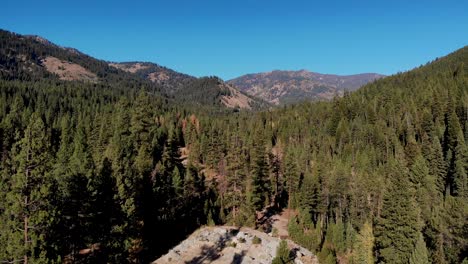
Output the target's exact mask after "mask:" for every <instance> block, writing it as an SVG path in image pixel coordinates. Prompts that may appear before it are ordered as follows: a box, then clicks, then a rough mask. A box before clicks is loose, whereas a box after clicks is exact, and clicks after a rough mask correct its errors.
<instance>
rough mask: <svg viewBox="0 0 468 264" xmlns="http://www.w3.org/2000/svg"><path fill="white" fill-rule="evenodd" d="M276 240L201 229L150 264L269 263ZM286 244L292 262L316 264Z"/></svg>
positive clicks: (308, 254) (227, 230)
mask: <svg viewBox="0 0 468 264" xmlns="http://www.w3.org/2000/svg"><path fill="white" fill-rule="evenodd" d="M254 237H258V238H260V240H261V243H260V244H255V243H253V239H254ZM280 241H281V240H280V239H279V238H275V237H271V236H269V235H268V234H265V233H263V232H260V231H257V230H253V229H250V228H240V229H239V228H236V227H229V226H221V227H205V228H202V229H199V230H197V231H195V232H194V233H193V234H192V235H191V236H190V237H188V238H187V239H186V240H184V241H182V242H181V243H180V244H179V245H177V246H176V247H174V248H173V249H171V250H170V251H169V252H168V253H167V254H166V255H164V256H162V257H161V258H159V259H158V260H156V261H155V262H153V263H155V264H166V263H219V264H221V263H246V264H249V263H252V264H254V263H258V264H270V263H271V261H272V260H273V258H274V257H275V255H276V249H277V247H278V245H279V243H280ZM287 241H288V245H289V248H290V249H291V250H292V252H293V255H294V256H295V259H294V263H297V264H300V263H303V264H309V263H311V264H315V263H318V260H317V258H316V257H315V256H314V255H313V254H312V253H311V252H310V251H308V250H307V249H305V248H303V247H300V246H299V245H297V244H295V243H294V242H292V241H290V240H287Z"/></svg>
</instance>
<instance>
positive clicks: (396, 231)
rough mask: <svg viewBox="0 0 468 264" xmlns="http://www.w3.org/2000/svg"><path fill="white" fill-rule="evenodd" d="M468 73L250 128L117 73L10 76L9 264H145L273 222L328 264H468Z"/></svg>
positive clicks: (254, 118) (3, 230)
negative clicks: (103, 78)
mask: <svg viewBox="0 0 468 264" xmlns="http://www.w3.org/2000/svg"><path fill="white" fill-rule="evenodd" d="M10 44H11V43H10ZM2 45H3V44H2ZM18 45H19V44H18ZM20 48H22V46H21V45H20ZM59 55H60V54H59ZM38 56H39V55H38ZM57 56H58V55H57ZM64 56H65V55H64ZM8 58H10V57H8ZM72 59H77V58H72ZM9 60H10V59H7V58H6V57H0V62H2V63H3V64H4V63H8V61H9ZM13 64H14V63H13V62H12V63H11V65H13ZM15 65H16V64H15ZM467 65H468V48H467V47H465V48H463V49H461V50H458V51H456V52H454V53H452V54H450V55H448V56H447V57H444V58H440V59H437V60H435V61H433V62H431V63H429V64H427V65H425V66H421V67H419V68H417V69H414V70H412V71H409V72H405V73H400V74H396V75H394V76H391V77H387V78H384V79H381V80H378V81H376V82H374V83H372V84H369V85H366V86H365V87H363V88H361V89H360V90H358V91H356V92H353V93H346V94H345V95H344V96H343V97H340V98H335V99H334V100H333V101H331V102H315V103H302V104H298V105H291V106H284V107H281V108H276V109H269V110H262V111H255V112H253V111H232V110H226V109H224V110H223V109H222V108H220V106H219V105H216V104H212V105H209V104H208V103H207V102H203V103H202V104H203V105H204V107H203V108H202V107H198V106H197V105H196V104H186V103H184V101H178V100H174V99H173V98H172V99H171V98H169V99H168V98H167V97H165V96H164V94H161V93H159V92H157V91H158V89H157V87H154V86H152V85H151V84H150V83H148V82H145V81H140V79H135V80H133V79H132V78H136V77H131V78H130V79H126V80H129V81H126V82H123V84H122V83H120V84H118V83H119V79H118V78H119V77H118V76H119V73H122V72H120V71H117V70H115V69H110V68H107V67H108V66H102V65H96V66H95V67H97V68H99V69H101V68H102V67H104V69H106V71H109V75H110V76H111V79H110V80H112V81H109V82H107V83H105V84H102V83H101V84H93V83H86V82H79V81H60V80H57V79H54V78H44V77H43V76H42V75H40V74H45V73H42V72H39V73H40V74H39V73H38V74H37V76H41V77H37V78H36V77H34V78H32V77H28V78H19V75H12V74H10V73H11V72H13V71H6V70H4V71H2V68H0V72H3V75H2V76H3V78H2V80H0V153H1V155H0V188H1V190H0V263H15V262H20V261H24V262H25V263H27V262H29V263H72V262H73V263H128V262H130V263H148V262H150V261H153V260H154V259H156V258H157V257H158V256H160V255H161V254H164V253H165V252H167V250H169V249H170V248H171V247H173V246H174V245H176V244H177V243H178V242H180V241H181V240H183V239H184V238H185V237H186V236H187V235H188V234H190V233H191V232H193V231H194V230H195V229H197V228H198V227H200V226H202V225H222V224H229V225H239V226H241V225H242V226H251V227H256V228H259V229H261V228H262V226H261V224H260V223H259V222H258V221H257V215H258V213H259V212H261V211H262V210H264V209H265V208H267V207H269V208H275V209H277V210H280V209H283V208H289V209H293V211H294V212H297V214H294V216H293V217H292V219H291V220H290V222H289V227H288V228H289V234H290V236H291V237H292V238H293V239H294V240H295V241H296V242H298V243H299V244H301V245H303V246H304V247H306V248H308V249H310V250H311V251H313V252H315V253H316V254H317V255H318V256H319V259H320V263H337V262H338V261H340V262H341V261H347V262H342V263H412V264H413V263H439V264H442V263H462V261H467V259H466V258H467V255H468V183H467V172H468V146H467V143H466V142H467V141H468V67H467ZM13 66H14V65H13ZM13 66H11V67H10V68H5V69H16V70H17V71H16V73H18V74H21V72H22V71H23V70H24V69H22V68H15V67H13ZM91 66H93V65H91ZM101 66H102V67H101ZM93 67H94V66H93ZM106 71H104V72H103V75H105V74H106ZM16 73H15V74H16ZM25 76H36V75H35V74H34V75H31V74H30V73H28V74H26V73H25ZM209 81H210V79H207V80H206V81H198V83H199V86H200V87H204V86H205V82H209ZM125 83H127V84H129V86H128V87H127V86H126V85H125ZM196 91H198V90H197V89H193V90H192V91H191V93H190V96H189V97H188V98H189V99H187V101H190V100H192V101H196V100H201V99H200V98H203V99H204V100H207V97H206V95H205V96H204V94H203V93H201V94H197V93H196ZM182 92H183V91H181V90H179V91H178V92H177V94H179V93H182ZM207 104H208V105H207Z"/></svg>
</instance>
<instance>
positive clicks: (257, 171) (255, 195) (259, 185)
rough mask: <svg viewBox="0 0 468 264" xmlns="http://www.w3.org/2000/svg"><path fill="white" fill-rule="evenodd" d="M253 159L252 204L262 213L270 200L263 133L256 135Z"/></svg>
mask: <svg viewBox="0 0 468 264" xmlns="http://www.w3.org/2000/svg"><path fill="white" fill-rule="evenodd" d="M252 148H253V150H252V157H251V163H252V164H251V168H252V169H251V203H252V205H253V207H254V208H255V210H257V211H260V210H261V209H262V208H263V207H264V206H265V202H266V201H267V199H268V198H269V184H268V178H267V176H268V168H267V166H268V165H267V162H266V154H265V141H264V138H263V135H261V133H256V137H255V139H254V143H253V146H252Z"/></svg>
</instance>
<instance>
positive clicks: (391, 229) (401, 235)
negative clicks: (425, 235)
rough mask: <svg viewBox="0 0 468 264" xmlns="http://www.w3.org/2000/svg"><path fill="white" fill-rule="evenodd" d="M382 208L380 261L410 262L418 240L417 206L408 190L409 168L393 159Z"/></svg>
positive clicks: (377, 234)
mask: <svg viewBox="0 0 468 264" xmlns="http://www.w3.org/2000/svg"><path fill="white" fill-rule="evenodd" d="M388 170H389V172H388V173H389V177H390V181H389V184H388V190H387V191H386V192H385V193H384V198H383V208H382V212H381V215H380V217H379V218H378V220H377V224H376V228H375V238H376V239H375V241H376V249H377V252H378V261H380V262H383V263H407V262H408V260H409V257H410V255H411V253H412V251H413V247H414V243H415V241H416V239H417V235H418V230H419V228H420V227H419V223H418V209H417V207H416V206H415V201H414V199H413V197H412V195H411V191H410V189H409V187H408V186H409V184H410V183H409V180H408V176H407V175H408V174H407V171H406V170H405V168H404V167H403V166H401V165H400V164H399V163H398V162H395V161H393V164H392V167H390V168H389V169H388Z"/></svg>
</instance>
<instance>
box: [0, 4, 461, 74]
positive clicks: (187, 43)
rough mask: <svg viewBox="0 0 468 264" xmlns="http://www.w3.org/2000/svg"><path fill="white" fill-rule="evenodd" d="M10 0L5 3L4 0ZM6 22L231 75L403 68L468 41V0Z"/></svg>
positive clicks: (64, 41) (150, 7)
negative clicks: (264, 72) (276, 70)
mask: <svg viewBox="0 0 468 264" xmlns="http://www.w3.org/2000/svg"><path fill="white" fill-rule="evenodd" d="M4 1H5V0H4ZM1 6H2V11H1V16H0V28H3V29H6V30H10V31H14V32H17V33H21V34H37V35H41V36H43V37H45V38H47V39H49V40H51V41H52V42H55V43H57V44H59V45H62V46H69V47H74V48H77V49H79V50H81V51H83V52H85V53H87V54H89V55H91V56H94V57H97V58H100V59H104V60H109V61H135V60H138V61H151V62H156V63H158V64H161V65H164V66H167V67H170V68H173V69H175V70H177V71H181V72H184V73H188V74H191V75H195V76H206V75H217V76H220V77H221V78H224V79H230V78H233V77H237V76H240V75H243V74H246V73H253V72H263V71H270V70H274V69H281V70H298V69H308V70H311V71H315V72H320V73H333V74H354V73H361V72H378V73H383V74H393V73H396V72H399V71H405V70H409V69H412V68H414V67H416V66H419V65H421V64H424V63H426V62H428V61H430V60H432V59H434V58H436V57H440V56H443V55H446V54H447V53H450V52H451V51H454V50H456V49H458V48H461V47H463V46H465V45H468V1H465V0H458V1H454V0H443V1H442V0H439V1H432V0H426V1H409V0H406V1H401V0H393V1H378V0H372V1H370V0H367V1H360V0H355V1H351V0H348V1H338V0H322V1H297V0H288V1H277V0H270V1H260V0H236V1H223V0H217V1H214V0H166V1H157V0H156V1H139V0H134V1H118V0H114V1H98V0H95V1H89V0H80V1H65V0H61V1H47V0H42V1H37V0H29V1H23V0H6V3H5V2H4V3H2V4H1Z"/></svg>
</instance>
